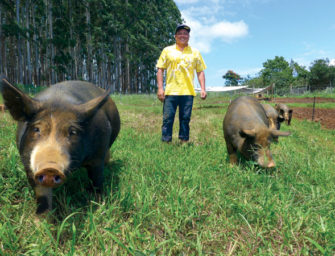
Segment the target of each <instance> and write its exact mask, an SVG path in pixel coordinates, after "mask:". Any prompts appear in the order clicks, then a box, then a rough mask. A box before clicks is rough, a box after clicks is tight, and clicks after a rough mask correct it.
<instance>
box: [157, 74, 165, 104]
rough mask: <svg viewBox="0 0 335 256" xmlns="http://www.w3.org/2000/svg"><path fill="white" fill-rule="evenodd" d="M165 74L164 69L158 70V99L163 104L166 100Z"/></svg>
mask: <svg viewBox="0 0 335 256" xmlns="http://www.w3.org/2000/svg"><path fill="white" fill-rule="evenodd" d="M163 74H164V69H162V68H158V71H157V85H158V91H157V97H158V99H159V100H160V101H161V102H164V99H165V94H164V88H163Z"/></svg>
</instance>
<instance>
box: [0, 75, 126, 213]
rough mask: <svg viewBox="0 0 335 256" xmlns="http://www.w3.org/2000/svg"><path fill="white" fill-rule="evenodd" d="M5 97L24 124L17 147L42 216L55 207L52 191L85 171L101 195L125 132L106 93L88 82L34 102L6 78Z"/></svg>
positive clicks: (56, 89) (69, 84)
mask: <svg viewBox="0 0 335 256" xmlns="http://www.w3.org/2000/svg"><path fill="white" fill-rule="evenodd" d="M0 82H1V87H0V88H1V93H2V96H3V98H4V103H5V105H6V107H7V108H8V110H9V112H10V114H11V116H12V117H13V118H14V119H15V120H16V121H18V127H17V134H16V144H17V147H18V150H19V153H20V156H21V160H22V163H23V165H24V168H25V171H26V173H27V178H28V181H29V183H30V184H31V186H32V187H33V189H34V191H35V195H36V199H37V204H38V206H37V211H36V213H38V214H39V213H43V212H46V211H47V210H50V209H51V207H52V188H55V187H58V186H60V185H61V184H63V183H64V182H65V181H66V177H67V176H68V175H69V174H70V173H71V172H72V170H74V169H78V168H80V167H85V168H86V169H87V171H88V176H89V178H90V179H91V180H92V183H93V186H94V187H96V188H97V189H98V190H100V191H101V189H102V185H103V169H104V165H105V162H106V160H108V158H109V150H110V147H111V146H112V144H113V142H114V141H115V139H116V137H117V135H118V133H119V130H120V117H119V113H118V110H117V107H116V105H115V103H114V102H113V100H112V99H111V98H110V97H109V93H110V92H109V91H105V90H103V89H100V88H98V87H96V86H95V85H93V84H91V83H88V82H83V81H66V82H62V83H58V84H55V85H52V86H50V87H49V88H48V89H46V90H44V91H42V92H41V93H39V94H37V95H36V96H35V97H34V98H31V97H29V96H28V95H27V94H25V93H24V92H22V91H21V90H19V89H18V88H16V87H15V86H13V85H11V84H10V83H9V82H8V81H7V80H6V79H5V78H4V77H1V78H0Z"/></svg>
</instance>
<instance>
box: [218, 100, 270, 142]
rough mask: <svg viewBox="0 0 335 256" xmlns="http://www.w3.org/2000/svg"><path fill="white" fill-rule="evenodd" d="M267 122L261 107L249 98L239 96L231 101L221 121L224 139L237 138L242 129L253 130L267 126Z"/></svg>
mask: <svg viewBox="0 0 335 256" xmlns="http://www.w3.org/2000/svg"><path fill="white" fill-rule="evenodd" d="M268 125H269V121H268V118H267V116H266V113H265V111H264V109H263V107H262V105H261V104H260V103H259V102H258V101H257V100H256V99H255V98H252V97H249V96H241V97H239V98H237V99H235V100H233V101H232V102H231V103H230V105H229V107H228V110H227V113H226V115H225V118H224V121H223V131H224V134H225V138H226V139H229V137H234V138H236V137H239V133H240V131H241V130H242V129H253V128H257V127H263V126H266V127H267V126H268Z"/></svg>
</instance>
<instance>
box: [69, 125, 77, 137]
mask: <svg viewBox="0 0 335 256" xmlns="http://www.w3.org/2000/svg"><path fill="white" fill-rule="evenodd" d="M69 135H70V136H76V135H78V132H77V130H76V129H75V128H73V127H70V128H69Z"/></svg>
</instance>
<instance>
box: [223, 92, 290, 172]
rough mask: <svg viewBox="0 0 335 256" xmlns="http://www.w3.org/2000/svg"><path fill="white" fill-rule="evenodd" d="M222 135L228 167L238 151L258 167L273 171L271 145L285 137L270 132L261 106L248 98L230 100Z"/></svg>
mask: <svg viewBox="0 0 335 256" xmlns="http://www.w3.org/2000/svg"><path fill="white" fill-rule="evenodd" d="M223 132H224V138H225V141H226V146H227V150H228V154H229V160H230V163H231V164H236V163H237V151H239V152H240V153H241V154H242V155H243V156H244V157H245V158H246V159H247V160H253V161H255V162H257V163H258V165H260V166H261V167H266V168H271V167H275V163H274V160H273V158H272V154H271V151H270V144H271V142H272V141H273V139H276V138H278V136H288V135H290V132H283V131H278V130H273V129H270V128H269V121H268V118H267V116H266V113H265V110H264V108H263V107H262V105H261V104H260V103H259V102H258V101H257V100H256V99H255V98H252V97H249V96H242V97H239V98H237V99H235V100H233V101H232V102H231V103H230V105H229V107H228V110H227V113H226V115H225V117H224V120H223Z"/></svg>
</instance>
